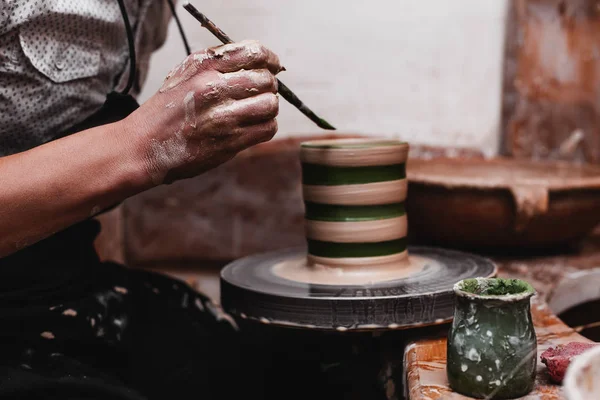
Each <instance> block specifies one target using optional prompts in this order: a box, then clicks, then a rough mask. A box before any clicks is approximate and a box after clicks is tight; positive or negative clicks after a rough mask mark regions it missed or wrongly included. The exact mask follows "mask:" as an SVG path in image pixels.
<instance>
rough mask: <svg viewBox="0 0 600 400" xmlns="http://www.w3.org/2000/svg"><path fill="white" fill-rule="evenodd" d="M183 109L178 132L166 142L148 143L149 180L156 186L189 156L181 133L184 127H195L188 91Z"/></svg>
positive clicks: (186, 144) (153, 140) (192, 107)
mask: <svg viewBox="0 0 600 400" xmlns="http://www.w3.org/2000/svg"><path fill="white" fill-rule="evenodd" d="M183 108H184V120H183V122H182V124H181V127H180V128H179V130H178V131H177V132H175V134H174V135H173V136H172V137H170V138H169V139H167V140H163V141H158V140H156V139H152V141H151V143H150V159H151V160H152V161H153V166H152V171H153V173H151V179H152V181H153V182H154V183H155V184H156V185H159V184H161V183H162V182H163V181H164V179H165V177H166V175H167V174H168V172H169V171H170V170H171V169H173V168H176V167H178V166H179V165H181V164H182V163H183V162H185V160H187V159H188V158H189V157H190V156H191V154H190V152H189V150H188V141H187V139H186V138H185V136H184V134H183V131H184V129H185V128H186V127H192V128H196V126H197V122H196V102H195V99H194V92H191V91H190V92H188V93H187V94H186V95H185V97H184V99H183Z"/></svg>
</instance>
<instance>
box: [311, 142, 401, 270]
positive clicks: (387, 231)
mask: <svg viewBox="0 0 600 400" xmlns="http://www.w3.org/2000/svg"><path fill="white" fill-rule="evenodd" d="M408 149H409V146H408V144H406V143H404V142H400V141H397V140H380V139H338V140H317V141H309V142H304V143H302V145H301V149H300V159H301V161H302V188H303V196H304V205H305V217H306V218H305V219H306V239H307V243H308V261H309V262H310V263H312V264H319V265H328V266H336V267H344V266H348V267H352V266H356V265H360V266H366V265H380V264H391V263H397V262H399V261H402V260H404V259H406V257H407V252H406V235H407V220H406V213H405V211H404V202H405V200H406V191H407V180H406V160H407V157H408Z"/></svg>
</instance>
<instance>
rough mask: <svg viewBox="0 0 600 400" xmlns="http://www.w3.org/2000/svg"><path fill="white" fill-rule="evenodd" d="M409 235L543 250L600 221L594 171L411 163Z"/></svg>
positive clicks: (541, 165) (474, 162) (599, 181)
mask: <svg viewBox="0 0 600 400" xmlns="http://www.w3.org/2000/svg"><path fill="white" fill-rule="evenodd" d="M407 176H408V179H409V189H408V198H407V215H408V219H409V232H410V234H411V236H412V237H413V239H416V241H417V242H427V243H428V244H437V245H440V246H445V247H456V248H470V249H484V248H489V249H501V248H512V249H517V248H518V249H547V248H550V247H554V246H559V245H565V244H569V243H571V242H574V241H576V240H578V239H580V238H582V237H584V236H585V235H586V234H588V233H589V232H590V231H591V230H593V228H594V227H595V226H596V225H597V224H598V223H599V222H600V167H597V166H590V165H587V166H583V165H574V164H567V163H562V162H533V161H521V160H514V159H503V158H495V159H490V160H485V159H475V158H471V159H449V158H433V159H430V160H424V159H411V160H409V162H408V165H407Z"/></svg>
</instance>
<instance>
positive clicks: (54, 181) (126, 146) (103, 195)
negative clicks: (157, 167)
mask: <svg viewBox="0 0 600 400" xmlns="http://www.w3.org/2000/svg"><path fill="white" fill-rule="evenodd" d="M126 129H127V122H125V121H122V122H118V123H115V124H110V125H105V126H101V127H98V128H93V129H89V130H86V131H83V132H80V133H78V134H75V135H71V136H68V137H66V138H63V139H59V140H56V141H53V142H50V143H47V144H45V145H42V146H39V147H36V148H34V149H32V150H29V151H26V152H23V153H19V154H15V155H12V156H8V157H4V158H0V186H1V188H0V257H4V256H7V255H9V254H11V253H13V252H15V251H17V250H20V249H22V248H24V247H26V246H29V245H31V244H33V243H35V242H37V241H39V240H41V239H44V238H46V237H48V236H50V235H52V234H53V233H55V232H58V231H61V230H63V229H65V228H67V227H69V226H70V225H73V224H74V223H77V222H80V221H82V220H84V219H87V218H89V217H90V216H93V215H94V214H96V213H98V212H99V211H101V210H103V209H105V208H107V207H110V206H112V205H114V204H116V203H118V202H120V201H122V200H124V199H125V198H127V197H129V196H132V195H134V194H136V193H139V192H140V191H143V190H146V189H148V188H150V187H151V186H152V184H151V181H150V179H149V177H148V174H147V169H145V168H144V160H143V157H139V155H138V153H139V151H138V147H139V146H138V143H137V142H136V141H135V140H129V139H128V138H127V137H126V135H125V134H124V132H125V130H126ZM130 136H133V137H135V136H136V135H130Z"/></svg>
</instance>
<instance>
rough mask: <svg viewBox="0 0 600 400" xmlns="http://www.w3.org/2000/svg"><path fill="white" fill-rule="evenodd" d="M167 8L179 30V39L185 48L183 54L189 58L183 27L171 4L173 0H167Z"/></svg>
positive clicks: (188, 46)
mask: <svg viewBox="0 0 600 400" xmlns="http://www.w3.org/2000/svg"><path fill="white" fill-rule="evenodd" d="M167 2H168V3H169V6H170V7H171V12H172V13H173V18H175V22H176V23H177V28H178V29H179V34H180V35H181V39H182V40H183V46H184V47H185V52H186V53H187V55H188V56H189V55H190V54H192V50H191V49H190V44H189V43H188V41H187V37H185V32H183V26H181V21H179V17H178V16H177V13H176V12H175V5H174V4H173V0H167Z"/></svg>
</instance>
